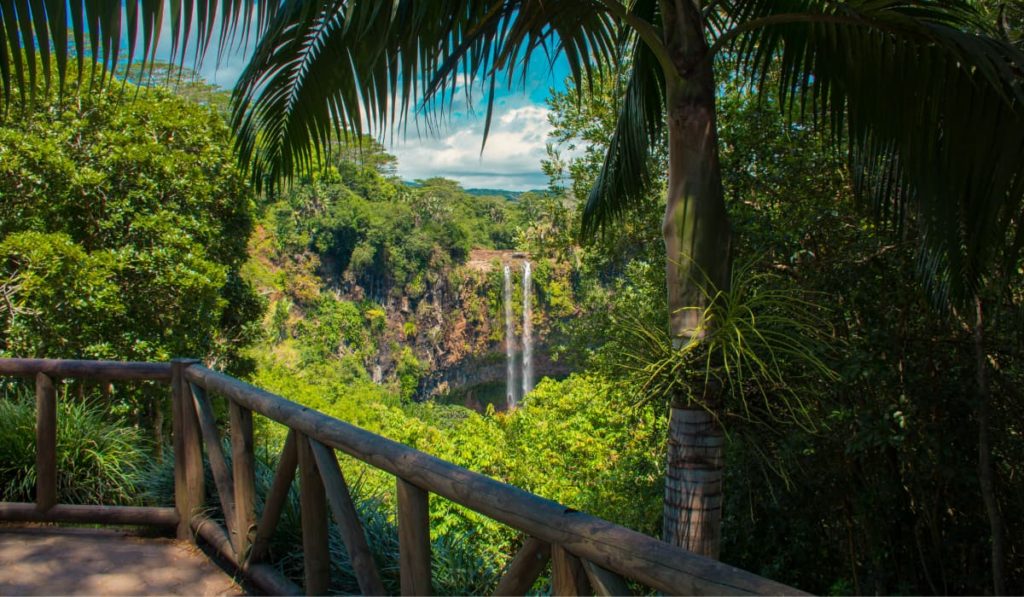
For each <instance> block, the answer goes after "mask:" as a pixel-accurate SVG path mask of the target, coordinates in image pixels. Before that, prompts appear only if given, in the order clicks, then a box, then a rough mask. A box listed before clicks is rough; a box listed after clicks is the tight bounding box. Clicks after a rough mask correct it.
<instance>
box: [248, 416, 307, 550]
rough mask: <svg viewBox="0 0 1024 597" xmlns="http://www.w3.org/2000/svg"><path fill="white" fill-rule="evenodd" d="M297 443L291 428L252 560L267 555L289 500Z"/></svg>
mask: <svg viewBox="0 0 1024 597" xmlns="http://www.w3.org/2000/svg"><path fill="white" fill-rule="evenodd" d="M295 443H296V439H295V432H294V431H292V430H289V431H288V437H287V438H285V440H284V448H283V449H282V450H281V457H280V458H279V459H278V461H277V470H276V471H274V481H273V483H272V484H271V486H270V492H269V493H267V499H266V502H265V503H264V505H263V514H262V515H261V516H260V524H259V525H258V526H257V527H256V538H255V539H254V540H253V545H252V553H251V554H250V555H249V561H250V562H260V561H263V558H265V557H266V556H267V550H268V549H269V547H270V538H271V537H273V536H274V530H275V529H277V522H278V520H280V519H281V510H283V509H284V505H285V504H286V503H287V502H288V491H289V490H290V489H291V486H292V480H293V479H294V478H295V469H296V468H297V467H298V464H299V461H298V453H297V452H296V448H295Z"/></svg>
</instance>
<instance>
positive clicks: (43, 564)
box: [0, 526, 244, 595]
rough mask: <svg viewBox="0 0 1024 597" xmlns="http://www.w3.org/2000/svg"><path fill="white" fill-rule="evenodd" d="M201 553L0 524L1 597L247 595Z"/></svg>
mask: <svg viewBox="0 0 1024 597" xmlns="http://www.w3.org/2000/svg"><path fill="white" fill-rule="evenodd" d="M243 594H244V593H243V592H242V589H241V588H240V587H239V586H238V585H237V584H235V583H234V582H233V581H232V580H231V578H230V577H229V576H227V575H226V574H225V573H224V572H223V571H222V570H221V569H220V568H218V567H217V566H216V565H214V564H213V563H212V562H211V561H210V560H209V559H207V557H206V556H205V555H204V554H203V553H202V552H201V551H199V550H198V549H196V548H195V547H193V546H190V545H188V544H187V543H184V542H179V541H175V540H172V539H162V538H149V537H139V536H136V535H132V534H129V533H125V532H121V531H116V530H111V529H82V528H67V529H61V528H56V527H16V526H0V595H243Z"/></svg>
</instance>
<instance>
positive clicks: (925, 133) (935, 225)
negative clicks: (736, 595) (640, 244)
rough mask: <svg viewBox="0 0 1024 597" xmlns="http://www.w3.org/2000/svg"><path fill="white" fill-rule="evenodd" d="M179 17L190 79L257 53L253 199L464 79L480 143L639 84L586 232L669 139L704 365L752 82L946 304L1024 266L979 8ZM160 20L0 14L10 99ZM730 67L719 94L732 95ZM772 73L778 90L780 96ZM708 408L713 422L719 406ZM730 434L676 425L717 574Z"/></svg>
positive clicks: (1016, 146) (1007, 70)
mask: <svg viewBox="0 0 1024 597" xmlns="http://www.w3.org/2000/svg"><path fill="white" fill-rule="evenodd" d="M168 6H169V7H170V18H171V23H172V30H173V32H174V33H173V35H174V41H175V44H176V48H175V49H176V52H177V54H178V55H179V56H184V55H186V53H189V52H194V53H195V55H196V56H201V55H202V54H204V53H205V52H206V49H207V47H208V46H209V45H211V43H214V42H215V43H214V45H217V46H218V47H219V48H220V49H221V50H223V49H225V48H229V47H230V44H231V42H232V40H235V39H238V38H239V36H245V35H250V34H252V35H256V36H258V40H259V41H258V45H257V49H256V52H255V55H254V56H253V58H252V60H251V62H250V64H249V65H248V67H247V69H246V70H245V72H244V74H243V76H242V78H241V80H240V82H239V84H238V87H237V88H236V90H235V94H234V112H233V124H234V127H235V129H236V132H237V134H238V141H237V149H238V152H239V155H240V159H241V161H242V163H243V164H245V165H246V166H247V167H249V168H250V171H251V172H252V174H253V177H254V181H255V182H256V183H257V185H259V186H262V185H269V186H276V185H278V184H281V183H282V182H285V181H289V180H290V179H291V178H292V177H293V176H295V175H296V173H298V172H300V171H302V170H303V169H304V168H307V167H309V166H310V165H311V164H312V163H314V161H315V160H317V159H319V158H320V157H321V156H322V155H323V154H325V153H327V152H329V151H331V147H332V143H334V142H335V141H337V140H339V139H343V138H345V137H347V136H348V135H351V134H356V135H360V134H362V133H363V132H364V130H365V129H369V130H371V131H372V132H374V133H375V134H378V135H385V134H387V133H388V132H389V131H390V132H391V133H394V132H395V131H401V130H402V129H403V128H404V127H405V126H406V125H407V121H406V119H407V116H406V115H407V114H408V113H409V110H410V108H412V107H414V106H415V105H417V104H418V103H419V102H422V103H423V105H426V106H434V107H435V108H437V109H435V110H427V111H424V112H423V113H424V114H425V116H424V118H426V119H427V120H428V122H429V124H431V125H433V124H435V119H436V118H441V117H443V114H444V113H445V108H446V107H450V106H451V102H452V100H453V98H454V97H455V95H456V94H457V93H467V94H468V93H469V91H468V90H472V89H474V86H465V87H463V83H464V81H465V79H467V78H468V79H469V81H470V82H471V83H477V84H479V86H480V87H479V88H480V89H483V90H484V98H483V99H482V101H483V102H484V104H485V105H486V108H487V109H486V124H487V126H485V133H484V137H485V138H486V131H487V129H488V128H489V125H490V119H491V114H492V108H493V98H494V94H493V91H494V90H495V88H496V87H497V86H498V85H503V86H504V85H507V86H513V85H515V84H516V80H517V79H516V75H517V74H520V73H521V72H522V68H523V65H525V64H527V63H528V62H529V58H530V57H531V56H532V55H533V53H534V52H538V51H540V52H543V53H545V54H548V55H551V56H554V55H560V56H562V57H564V59H565V60H566V61H567V62H568V64H569V67H570V69H571V73H572V77H573V78H574V79H575V80H576V83H577V85H576V88H577V89H581V90H585V89H586V87H585V84H584V82H585V81H586V80H592V79H590V77H588V76H587V75H590V74H592V71H594V70H595V69H602V68H604V66H603V65H611V64H626V63H628V64H630V65H631V66H630V72H629V76H628V80H627V82H626V83H625V85H624V88H623V90H622V93H623V96H622V102H621V108H620V112H619V117H618V124H617V127H616V131H615V135H614V137H613V140H612V142H611V144H610V146H609V148H608V153H607V156H606V160H605V163H604V167H603V169H602V171H601V174H600V176H599V178H598V180H597V183H596V184H595V186H594V189H593V190H592V192H591V193H590V196H589V198H588V200H587V202H586V206H585V211H584V229H585V231H586V232H587V233H588V234H592V233H594V232H596V231H598V230H600V229H603V228H614V226H615V224H616V222H617V218H618V217H619V216H621V215H622V214H623V213H625V212H626V211H627V210H629V209H630V207H631V206H632V205H633V204H635V203H636V202H637V201H638V200H639V199H640V198H642V197H643V196H644V195H645V194H646V193H648V192H649V191H650V187H651V183H652V181H653V178H654V173H653V172H650V171H649V170H648V168H649V164H650V163H651V160H648V159H647V157H648V155H649V154H650V152H651V151H652V149H653V147H654V146H655V144H657V143H661V142H663V140H664V139H667V144H668V155H669V167H668V173H667V174H668V194H667V206H666V211H665V217H664V224H663V232H664V239H665V248H666V272H667V292H668V306H669V312H670V313H671V315H670V321H669V323H668V325H669V329H670V332H671V334H672V337H673V338H675V339H676V342H677V343H679V344H680V345H682V344H685V343H688V342H697V341H700V339H701V337H702V336H703V334H704V333H705V331H706V329H705V326H706V322H705V321H704V316H703V313H704V312H705V311H704V309H703V307H705V306H706V304H705V303H706V302H707V298H706V297H707V296H708V295H707V293H706V290H707V288H709V287H711V288H718V289H724V288H725V287H726V286H727V284H728V281H729V279H730V268H731V260H730V245H731V242H732V239H731V229H730V224H729V218H728V213H727V209H726V204H725V202H724V199H723V195H722V181H721V174H720V171H719V158H718V137H717V127H716V113H715V94H716V89H717V81H718V80H719V79H718V78H717V77H721V76H727V77H743V78H744V80H746V81H749V84H750V85H751V87H752V88H753V89H764V88H765V87H766V86H767V85H769V83H767V82H766V81H775V80H777V81H778V82H779V83H778V84H779V89H778V92H779V93H780V96H781V97H782V98H783V105H784V108H785V109H787V110H790V111H792V112H793V113H797V114H799V115H801V116H805V117H811V118H815V119H817V120H819V121H821V122H823V123H826V124H827V125H828V126H830V127H831V130H832V133H833V137H834V138H835V140H836V141H837V142H841V143H844V144H846V145H847V146H848V147H849V148H850V157H851V166H852V167H853V168H854V171H855V173H856V180H857V186H858V190H859V191H860V192H861V193H862V194H863V195H864V196H865V197H870V198H873V199H874V200H875V201H876V202H877V203H878V205H879V206H880V208H881V209H880V212H881V213H884V214H894V215H893V218H897V219H899V220H900V221H907V220H908V219H909V218H910V217H911V216H912V217H913V221H914V223H915V224H914V225H915V226H916V227H917V228H918V229H919V230H920V231H921V238H922V239H923V240H922V249H923V250H922V256H923V257H922V262H921V263H922V273H923V279H924V280H925V281H926V282H927V283H928V284H929V285H930V286H931V288H932V289H933V290H934V291H935V295H936V298H937V300H938V301H939V302H945V303H948V304H962V305H966V304H968V302H969V298H970V297H971V296H973V292H974V290H975V289H976V288H977V287H978V285H979V284H980V283H981V282H982V281H983V280H984V279H985V277H986V275H988V274H989V273H990V271H991V268H992V264H994V263H995V262H996V261H997V260H998V259H999V258H1006V259H1012V258H1015V257H1016V251H1017V250H1018V249H1019V247H1020V245H1021V242H1016V243H1010V244H1007V243H1005V242H1003V241H1004V240H1005V239H1006V238H1007V235H1008V234H1011V233H1012V231H1014V230H1017V231H1018V233H1017V235H1018V238H1024V232H1020V231H1021V230H1024V229H1022V227H1021V226H1020V224H1021V199H1022V196H1024V166H1022V165H1024V160H1022V159H1021V157H1022V153H1024V109H1022V105H1024V104H1022V102H1024V90H1022V87H1021V84H1020V72H1021V70H1020V69H1021V67H1022V65H1024V55H1022V53H1021V52H1020V50H1018V49H1016V48H1015V47H1014V45H1013V44H1011V43H1009V42H1008V41H1000V38H999V36H998V33H999V32H998V31H996V30H995V28H993V29H992V30H990V29H989V27H988V26H987V25H986V24H985V23H984V22H983V18H982V16H981V15H980V14H979V13H978V12H977V11H975V10H974V9H973V8H972V4H970V3H968V2H965V1H962V0H845V1H841V0H704V1H700V0H280V1H279V2H262V3H258V2H254V1H252V0H233V1H227V0H225V1H223V2H211V1H208V0H169V4H168ZM164 10H165V4H164V0H7V1H6V2H4V3H0V31H2V32H3V33H2V36H3V37H4V38H5V39H6V41H7V43H6V45H2V44H0V78H2V82H3V89H4V92H5V97H7V98H9V97H10V96H11V93H12V89H14V88H18V89H22V90H23V89H26V85H24V84H23V80H24V79H25V78H26V77H27V78H28V79H30V80H34V78H35V77H36V76H37V73H36V72H35V70H36V66H35V65H36V59H35V55H36V54H37V53H38V54H40V58H41V59H42V60H41V64H42V66H43V70H44V72H43V77H44V78H46V79H47V80H49V79H51V78H52V77H53V75H52V74H51V73H50V72H49V70H48V69H49V65H50V56H51V54H52V55H53V57H54V58H55V63H56V65H57V66H56V70H57V72H56V79H57V80H58V81H62V80H63V77H64V73H65V68H66V64H67V61H68V59H69V56H72V55H74V56H77V60H79V61H83V60H91V61H92V62H93V63H94V64H96V63H98V64H99V65H100V66H102V67H103V68H102V69H100V70H105V71H107V72H109V70H110V68H111V66H112V65H115V64H117V63H118V59H119V57H120V56H119V54H118V52H119V50H120V48H121V46H122V45H124V46H126V47H127V48H128V50H127V53H128V60H129V62H130V61H131V60H132V59H133V58H134V55H133V53H134V52H135V51H136V48H138V50H139V53H140V55H141V56H142V57H143V60H144V61H145V60H149V61H152V59H153V57H154V52H155V49H156V42H157V35H158V32H159V31H160V25H161V21H162V18H164ZM68 23H70V25H71V26H70V30H71V33H70V37H69V34H68V33H67V27H66V25H67V24H68ZM218 24H219V25H218ZM218 26H219V29H216V27H218ZM122 29H125V30H126V31H127V32H129V33H128V35H127V37H123V34H122ZM136 31H139V32H140V33H141V38H140V36H139V35H136V34H135V32H136ZM189 43H192V44H193V45H192V46H191V47H189V46H188V44H189ZM69 48H72V49H74V50H76V51H75V52H73V53H72V52H71V51H70V50H69ZM87 55H88V58H84V57H85V56H87ZM726 57H728V59H729V61H728V62H726V61H724V60H723V58H726ZM726 64H727V65H728V70H727V71H725V73H724V75H723V74H722V73H716V66H719V67H720V68H721V67H722V66H724V65H726ZM770 69H777V71H778V75H777V76H773V77H767V76H766V75H767V74H768V72H769V70H770ZM79 72H83V71H82V70H81V69H80V70H79ZM27 87H28V88H31V87H32V85H31V84H30V85H28V86H27ZM8 101H9V100H8ZM701 391H702V392H704V393H705V395H704V396H703V398H704V401H705V402H711V403H714V401H715V400H716V398H717V396H718V394H720V393H721V388H704V389H702V390H701ZM716 421H717V417H715V416H713V413H708V412H705V411H704V410H702V409H700V408H695V407H694V406H693V404H692V403H691V402H688V401H687V400H686V399H685V397H679V399H678V400H676V401H675V402H674V403H673V404H672V417H671V431H670V436H671V437H670V438H669V470H668V478H669V483H667V489H666V499H665V504H666V511H665V521H666V524H665V539H666V540H669V541H672V542H675V543H677V544H680V545H682V546H684V547H687V548H689V549H691V550H692V551H695V552H697V553H701V554H704V555H708V556H712V557H715V556H717V554H718V549H719V547H718V544H719V541H718V536H719V530H718V529H719V526H720V507H721V471H722V462H723V454H722V436H721V431H720V430H719V429H718V424H717V423H716Z"/></svg>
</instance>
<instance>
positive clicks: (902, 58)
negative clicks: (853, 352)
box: [714, 0, 1024, 304]
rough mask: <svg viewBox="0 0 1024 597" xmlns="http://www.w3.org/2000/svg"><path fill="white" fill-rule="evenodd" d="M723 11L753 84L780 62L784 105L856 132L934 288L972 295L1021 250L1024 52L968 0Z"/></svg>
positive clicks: (893, 216)
mask: <svg viewBox="0 0 1024 597" xmlns="http://www.w3.org/2000/svg"><path fill="white" fill-rule="evenodd" d="M722 10H723V11H724V12H725V13H727V14H728V16H727V17H720V18H722V19H727V20H729V22H730V23H731V24H732V25H733V27H732V29H730V30H729V31H728V32H726V33H723V34H722V36H721V37H720V38H719V40H718V42H717V43H716V44H715V46H714V47H715V48H716V49H723V50H725V49H727V50H729V51H730V52H731V53H732V54H733V55H734V56H735V58H736V60H737V61H738V63H739V64H740V65H741V66H742V68H743V69H744V73H745V75H746V76H748V77H749V78H750V81H751V84H752V85H754V86H760V85H763V84H764V81H765V80H766V78H767V76H768V73H769V70H770V69H772V68H776V67H777V68H779V69H780V71H781V76H780V89H779V95H780V97H781V98H782V100H783V102H782V103H783V105H784V106H785V109H787V110H789V111H790V113H795V112H801V113H804V114H809V115H810V116H811V117H813V118H816V119H820V120H822V121H824V122H826V123H827V124H828V125H829V126H830V127H831V129H832V131H833V133H834V136H835V138H836V139H839V140H842V141H844V142H846V143H847V144H848V146H849V148H850V151H851V165H852V166H853V169H854V173H855V183H856V187H857V191H858V193H859V194H860V195H861V196H862V197H865V198H867V199H870V200H871V201H873V202H874V204H875V206H876V209H877V213H878V214H879V216H880V217H881V218H883V219H887V220H889V221H890V222H892V223H893V224H894V225H896V226H902V225H904V224H905V223H906V222H908V221H913V223H914V225H915V226H916V227H917V228H918V229H919V230H920V232H921V239H922V251H921V255H922V257H921V273H922V276H923V278H924V280H925V282H926V284H928V285H929V286H930V288H931V290H932V291H933V292H932V294H933V296H934V297H935V299H936V301H937V302H938V303H940V304H958V303H963V302H964V301H965V300H967V299H969V297H970V296H972V295H973V293H974V292H975V291H976V289H977V288H978V287H979V285H981V284H983V283H984V280H985V278H986V276H988V275H990V274H991V269H990V268H991V267H992V264H995V263H997V262H998V261H999V260H1000V257H1004V255H1003V254H1004V253H1005V252H1006V251H1007V250H1012V247H1011V245H1010V244H1008V243H1007V242H1006V239H1007V236H1008V234H1009V231H1010V230H1011V228H1012V222H1013V221H1015V220H1019V218H1020V215H1021V211H1022V200H1024V84H1022V78H1021V73H1022V71H1021V69H1022V67H1024V53H1022V52H1020V51H1019V50H1018V49H1017V48H1015V47H1014V46H1013V45H1012V44H1010V43H1007V42H1005V41H1001V40H999V39H998V38H997V37H996V36H995V35H993V34H994V32H990V31H987V30H986V29H985V27H986V25H985V23H984V21H983V19H981V18H980V16H979V15H978V14H977V13H976V12H975V11H974V10H973V8H972V7H971V6H970V5H969V4H967V3H965V2H958V1H948V0H942V1H938V0H848V1H846V2H815V1H810V0H784V1H778V2H775V1H772V2H768V1H766V0H752V1H747V2H743V1H739V2H728V3H723V7H722ZM984 33H987V34H984ZM983 34H984V35H983Z"/></svg>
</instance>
